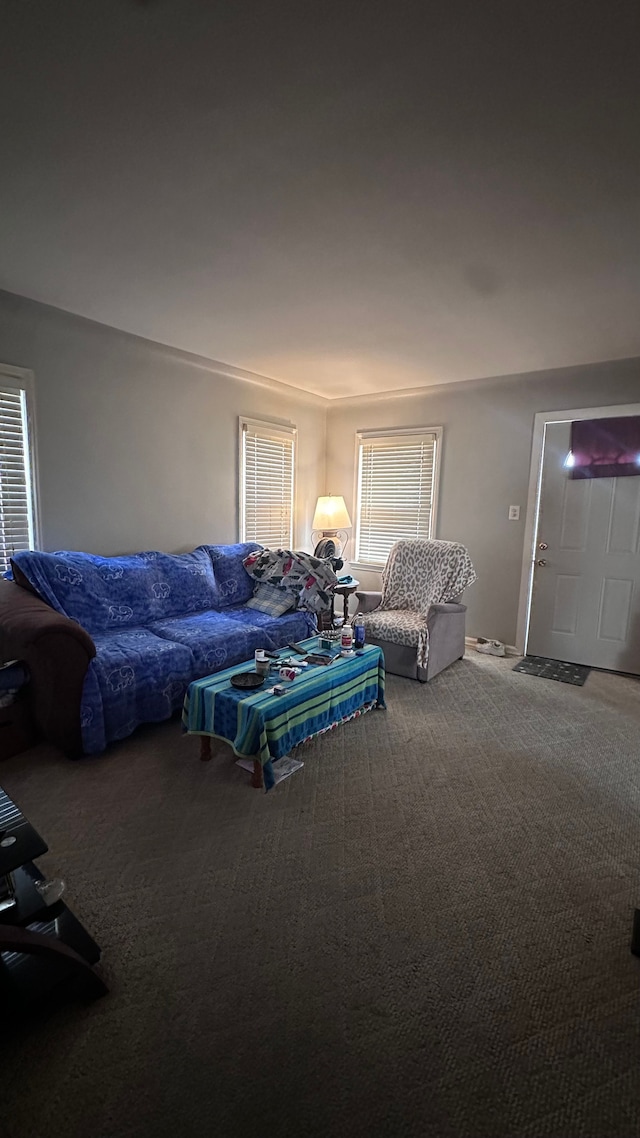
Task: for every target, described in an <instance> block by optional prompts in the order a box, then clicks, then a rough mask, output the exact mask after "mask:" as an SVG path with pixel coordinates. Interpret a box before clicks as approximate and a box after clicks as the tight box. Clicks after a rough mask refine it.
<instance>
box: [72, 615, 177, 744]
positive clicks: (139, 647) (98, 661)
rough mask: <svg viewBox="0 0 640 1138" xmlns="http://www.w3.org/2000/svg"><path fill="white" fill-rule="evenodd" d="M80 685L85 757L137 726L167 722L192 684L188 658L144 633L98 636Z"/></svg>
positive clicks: (127, 631) (166, 642)
mask: <svg viewBox="0 0 640 1138" xmlns="http://www.w3.org/2000/svg"><path fill="white" fill-rule="evenodd" d="M95 645H96V657H95V659H94V660H92V661H91V665H90V667H89V671H88V672H87V677H86V680H85V687H84V691H83V698H82V707H81V724H82V738H83V746H84V749H85V752H87V753H88V754H91V753H96V752H98V751H102V750H104V747H105V745H106V743H107V742H111V741H112V740H114V739H123V738H125V736H127V735H130V734H131V732H132V731H133V730H134V729H135V728H136V727H137V726H138V724H139V723H156V722H158V721H160V720H162V719H168V718H169V716H170V715H171V714H172V713H173V712H174V711H176V710H177V709H178V708H179V707H180V706H181V705H182V701H183V699H184V693H185V691H186V690H187V687H188V685H189V683H190V681H191V679H192V678H193V672H194V663H193V655H192V653H191V652H190V651H189V649H188V648H187V647H186V646H185V645H182V644H178V643H174V642H171V641H169V640H165V639H163V638H162V637H160V636H154V634H153V633H152V632H150V631H149V630H148V629H147V628H129V629H123V630H121V631H119V632H101V633H98V634H96V636H95Z"/></svg>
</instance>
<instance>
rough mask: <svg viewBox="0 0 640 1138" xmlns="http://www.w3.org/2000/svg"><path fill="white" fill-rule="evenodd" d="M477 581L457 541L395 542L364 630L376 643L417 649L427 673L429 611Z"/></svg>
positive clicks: (456, 595) (453, 598)
mask: <svg viewBox="0 0 640 1138" xmlns="http://www.w3.org/2000/svg"><path fill="white" fill-rule="evenodd" d="M476 579H477V578H476V572H475V569H474V568H473V565H472V563H471V558H470V557H469V554H468V552H467V550H466V549H465V547H464V545H460V543H459V542H457V541H418V540H415V541H398V542H397V543H396V544H395V545H394V547H393V549H392V550H391V553H390V554H389V559H388V561H387V564H386V566H385V568H384V570H383V572H382V600H381V602H380V606H379V608H377V609H374V611H373V612H371V613H367V614H366V616H365V618H364V620H365V627H366V630H367V632H368V633H369V635H370V636H374V637H375V638H376V640H388V641H390V642H391V643H392V644H403V645H406V646H407V647H415V648H416V652H417V657H418V664H419V666H420V667H422V668H426V666H427V659H428V656H429V629H428V625H427V621H428V617H429V610H430V608H431V606H432V605H434V604H446V602H447V601H453V600H455V598H456V597H458V596H459V595H460V593H462V592H463V590H464V589H466V588H468V587H469V585H472V584H473V582H474V581H475V580H476Z"/></svg>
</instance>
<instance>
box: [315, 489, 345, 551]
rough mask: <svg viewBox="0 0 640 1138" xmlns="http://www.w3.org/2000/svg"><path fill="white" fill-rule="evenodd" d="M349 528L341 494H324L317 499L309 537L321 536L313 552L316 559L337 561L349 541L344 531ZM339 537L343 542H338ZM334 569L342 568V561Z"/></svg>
mask: <svg viewBox="0 0 640 1138" xmlns="http://www.w3.org/2000/svg"><path fill="white" fill-rule="evenodd" d="M350 527H351V518H350V517H349V511H348V510H347V507H346V505H345V502H344V498H343V497H342V494H325V495H322V496H321V497H320V498H318V501H317V503H316V511H315V514H314V515H313V523H312V530H311V536H312V538H313V537H314V534H319V535H321V536H320V540H319V541H318V544H317V545H316V547H315V549H314V551H313V552H314V555H315V556H316V557H330V558H331V559H332V560H333V561H339V560H340V557H341V554H342V551H343V549H344V548H345V546H346V544H347V541H348V540H349V537H348V534H346V533H345V532H344V531H345V530H347V529H350ZM341 536H342V538H343V540H340V538H341ZM336 568H337V569H341V568H342V561H340V565H337V566H336V565H334V569H336Z"/></svg>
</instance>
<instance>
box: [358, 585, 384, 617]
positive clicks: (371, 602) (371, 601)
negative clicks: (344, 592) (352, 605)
mask: <svg viewBox="0 0 640 1138" xmlns="http://www.w3.org/2000/svg"><path fill="white" fill-rule="evenodd" d="M356 597H357V598H358V600H359V602H360V604H359V605H358V610H359V611H360V612H362V613H366V612H373V610H374V609H377V608H378V606H379V604H380V601H381V600H382V593H381V592H366V591H364V590H363V591H360V592H356Z"/></svg>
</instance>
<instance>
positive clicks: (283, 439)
mask: <svg viewBox="0 0 640 1138" xmlns="http://www.w3.org/2000/svg"><path fill="white" fill-rule="evenodd" d="M295 446H296V431H295V428H293V427H279V426H276V425H274V424H271V423H260V422H257V421H256V420H255V419H241V420H240V540H241V541H259V542H260V544H261V545H266V546H267V547H268V548H271V549H290V548H291V546H292V545H293V495H294V476H295Z"/></svg>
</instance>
